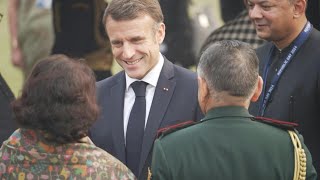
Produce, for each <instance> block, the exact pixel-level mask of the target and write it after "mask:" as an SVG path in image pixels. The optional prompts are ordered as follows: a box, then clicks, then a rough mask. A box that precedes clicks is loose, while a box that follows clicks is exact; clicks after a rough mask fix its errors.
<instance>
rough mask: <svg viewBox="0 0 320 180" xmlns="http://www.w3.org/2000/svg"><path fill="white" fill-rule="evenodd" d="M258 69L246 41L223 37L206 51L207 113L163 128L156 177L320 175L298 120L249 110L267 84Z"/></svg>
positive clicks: (203, 99) (202, 78)
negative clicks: (260, 115) (273, 117)
mask: <svg viewBox="0 0 320 180" xmlns="http://www.w3.org/2000/svg"><path fill="white" fill-rule="evenodd" d="M258 68H259V61H258V58H257V55H256V53H255V51H254V50H253V49H252V48H251V46H250V45H248V44H246V43H243V42H240V41H234V40H232V41H220V42H216V43H213V44H212V45H210V46H209V47H208V48H207V50H205V52H204V53H203V54H202V56H201V58H200V62H199V65H198V84H199V90H198V92H199V94H198V100H199V104H200V107H201V110H202V112H203V113H204V114H205V117H204V118H203V119H202V120H201V121H200V122H198V123H195V124H194V125H188V127H178V128H176V129H175V128H172V129H169V130H166V131H164V132H162V135H161V136H160V138H159V139H157V140H156V141H155V144H154V150H153V159H152V167H151V170H152V174H150V176H151V175H152V180H171V179H176V180H180V179H183V180H189V179H190V180H194V179H201V180H205V179H208V180H209V179H225V180H233V179H237V180H251V179H252V180H257V179H259V180H271V179H272V180H289V179H290V180H291V179H294V180H298V179H307V180H311V179H312V180H316V179H317V174H316V171H315V169H314V167H313V166H312V159H311V155H310V152H309V151H308V149H307V147H306V146H305V145H304V144H303V140H302V137H301V136H300V137H298V134H297V133H296V131H295V130H294V126H296V124H294V123H279V122H277V121H274V120H271V119H262V118H254V117H253V116H252V115H250V114H249V112H248V107H249V104H250V101H256V100H257V99H258V97H259V95H260V93H261V89H262V84H263V82H262V79H261V77H260V76H259V69H258ZM150 179H151V177H150Z"/></svg>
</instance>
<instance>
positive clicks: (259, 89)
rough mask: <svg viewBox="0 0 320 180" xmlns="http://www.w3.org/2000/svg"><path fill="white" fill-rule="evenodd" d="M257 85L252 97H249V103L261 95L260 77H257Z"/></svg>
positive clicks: (261, 82)
mask: <svg viewBox="0 0 320 180" xmlns="http://www.w3.org/2000/svg"><path fill="white" fill-rule="evenodd" d="M257 83H258V84H257V86H256V88H255V90H254V93H253V96H252V97H251V102H256V101H257V100H258V99H259V96H260V94H261V91H262V87H263V80H262V78H261V77H260V76H259V77H258V82H257Z"/></svg>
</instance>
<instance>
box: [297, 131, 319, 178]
mask: <svg viewBox="0 0 320 180" xmlns="http://www.w3.org/2000/svg"><path fill="white" fill-rule="evenodd" d="M297 134H298V136H299V139H300V142H301V145H302V147H303V149H304V152H305V153H306V156H307V175H306V180H317V172H316V170H315V168H314V166H313V165H312V157H311V154H310V151H309V149H308V148H307V146H306V145H305V144H304V140H303V137H302V135H301V134H299V133H298V132H297Z"/></svg>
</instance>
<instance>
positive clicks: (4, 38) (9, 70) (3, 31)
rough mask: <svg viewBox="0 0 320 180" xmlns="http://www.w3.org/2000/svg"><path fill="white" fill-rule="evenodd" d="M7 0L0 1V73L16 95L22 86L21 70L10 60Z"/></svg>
mask: <svg viewBox="0 0 320 180" xmlns="http://www.w3.org/2000/svg"><path fill="white" fill-rule="evenodd" d="M7 3H8V1H0V13H2V14H3V18H2V21H1V23H0V73H1V74H2V76H3V77H4V78H5V80H6V82H7V83H8V85H9V86H10V88H11V90H12V91H13V93H14V94H15V95H16V96H17V95H18V92H19V91H20V89H21V87H22V81H23V77H22V72H21V70H20V69H17V68H15V67H13V65H12V64H11V61H10V49H9V47H10V46H9V42H10V41H9V29H8V12H7V11H8V5H7Z"/></svg>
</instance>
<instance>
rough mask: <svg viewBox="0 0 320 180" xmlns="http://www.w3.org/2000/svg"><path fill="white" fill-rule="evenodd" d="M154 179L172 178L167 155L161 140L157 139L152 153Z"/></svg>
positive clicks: (167, 179) (164, 179) (166, 179)
mask: <svg viewBox="0 0 320 180" xmlns="http://www.w3.org/2000/svg"><path fill="white" fill-rule="evenodd" d="M151 172H152V180H170V179H172V178H171V176H170V169H169V166H168V162H167V157H166V155H165V153H164V151H163V149H162V145H161V140H159V139H158V140H156V141H155V143H154V148H153V154H152V165H151Z"/></svg>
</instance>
